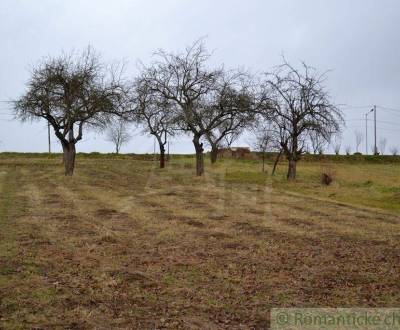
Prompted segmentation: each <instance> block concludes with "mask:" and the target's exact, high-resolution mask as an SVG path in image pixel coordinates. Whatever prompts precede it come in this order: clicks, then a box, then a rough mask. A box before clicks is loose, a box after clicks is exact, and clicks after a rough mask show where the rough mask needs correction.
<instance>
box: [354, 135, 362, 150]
mask: <svg viewBox="0 0 400 330" xmlns="http://www.w3.org/2000/svg"><path fill="white" fill-rule="evenodd" d="M354 135H355V137H356V152H359V148H360V145H361V143H362V142H363V140H364V135H363V133H361V132H360V131H355V132H354Z"/></svg>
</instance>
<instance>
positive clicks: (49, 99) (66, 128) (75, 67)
mask: <svg viewBox="0 0 400 330" xmlns="http://www.w3.org/2000/svg"><path fill="white" fill-rule="evenodd" d="M121 73H122V71H117V70H116V68H115V67H114V69H110V70H107V68H106V67H105V66H104V65H103V64H102V63H100V57H99V55H97V54H96V53H95V52H94V51H93V49H91V48H88V49H87V50H85V51H83V52H82V53H81V54H75V53H71V54H69V55H67V54H64V55H62V56H59V57H55V58H46V59H44V60H43V61H42V62H41V63H40V64H39V65H38V66H37V67H35V68H33V69H32V72H31V78H30V80H29V82H28V90H27V92H26V93H25V95H23V96H22V97H21V98H20V99H18V100H16V101H15V102H14V109H15V113H16V115H17V117H19V118H20V119H21V120H33V119H40V118H44V119H45V120H47V121H48V122H49V124H50V125H51V126H52V127H53V129H54V133H55V135H56V137H57V138H58V139H59V141H60V142H61V145H62V148H63V153H64V165H65V175H68V176H71V175H72V174H73V172H74V167H75V154H76V148H75V145H76V143H77V142H78V141H80V140H81V139H82V136H83V130H84V127H90V126H99V125H104V124H105V123H106V121H107V119H108V118H109V114H110V113H117V112H118V111H120V107H121V106H122V104H123V103H124V95H125V90H124V88H123V86H122V84H121Z"/></svg>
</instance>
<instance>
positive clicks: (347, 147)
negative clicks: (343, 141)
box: [344, 145, 351, 156]
mask: <svg viewBox="0 0 400 330" xmlns="http://www.w3.org/2000/svg"><path fill="white" fill-rule="evenodd" d="M344 151H345V152H346V155H347V156H350V154H351V146H349V145H347V146H346V148H345V149H344Z"/></svg>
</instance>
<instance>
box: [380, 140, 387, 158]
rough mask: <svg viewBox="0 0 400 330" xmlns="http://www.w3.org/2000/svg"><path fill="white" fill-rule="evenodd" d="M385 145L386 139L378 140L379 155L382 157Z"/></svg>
mask: <svg viewBox="0 0 400 330" xmlns="http://www.w3.org/2000/svg"><path fill="white" fill-rule="evenodd" d="M386 144H387V139H386V138H381V139H380V140H379V153H380V154H381V155H384V154H385V151H386Z"/></svg>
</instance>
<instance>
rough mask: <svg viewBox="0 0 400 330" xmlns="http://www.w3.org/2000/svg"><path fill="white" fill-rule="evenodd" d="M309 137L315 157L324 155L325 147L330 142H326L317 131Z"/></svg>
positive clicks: (312, 132)
mask: <svg viewBox="0 0 400 330" xmlns="http://www.w3.org/2000/svg"><path fill="white" fill-rule="evenodd" d="M309 136H310V143H311V148H312V151H313V153H314V155H316V154H322V153H323V150H324V147H325V146H326V145H327V143H328V141H326V139H325V138H324V137H323V136H321V135H320V134H319V133H318V132H316V131H311V132H310V134H309Z"/></svg>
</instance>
